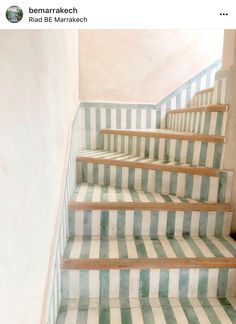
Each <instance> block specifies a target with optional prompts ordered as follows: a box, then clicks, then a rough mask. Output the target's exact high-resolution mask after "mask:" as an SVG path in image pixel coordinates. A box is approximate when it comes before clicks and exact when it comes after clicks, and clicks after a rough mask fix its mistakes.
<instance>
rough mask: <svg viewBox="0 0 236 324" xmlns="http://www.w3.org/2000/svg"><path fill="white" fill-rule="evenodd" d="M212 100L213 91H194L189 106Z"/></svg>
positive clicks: (207, 102)
mask: <svg viewBox="0 0 236 324" xmlns="http://www.w3.org/2000/svg"><path fill="white" fill-rule="evenodd" d="M212 101H213V91H209V92H200V93H199V94H198V93H196V94H195V96H194V97H193V99H192V101H191V106H192V107H194V106H205V105H210V104H211V103H212Z"/></svg>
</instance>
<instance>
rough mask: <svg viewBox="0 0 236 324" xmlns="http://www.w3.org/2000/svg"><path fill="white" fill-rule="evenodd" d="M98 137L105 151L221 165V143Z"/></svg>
mask: <svg viewBox="0 0 236 324" xmlns="http://www.w3.org/2000/svg"><path fill="white" fill-rule="evenodd" d="M100 139H101V144H100V148H101V149H103V150H106V151H115V152H119V153H126V154H130V155H137V156H141V157H149V158H152V159H158V160H167V161H175V162H181V163H189V164H194V165H201V166H206V167H214V168H220V165H221V157H222V150H223V144H222V143H207V142H200V141H187V140H176V139H165V138H156V139H155V138H145V137H139V136H126V135H113V134H103V135H101V136H100ZM95 149H96V148H95Z"/></svg>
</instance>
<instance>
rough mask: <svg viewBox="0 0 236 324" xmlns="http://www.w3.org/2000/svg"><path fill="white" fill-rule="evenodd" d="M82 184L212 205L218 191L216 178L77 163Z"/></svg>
mask: <svg viewBox="0 0 236 324" xmlns="http://www.w3.org/2000/svg"><path fill="white" fill-rule="evenodd" d="M83 182H87V183H89V184H99V185H106V186H115V187H116V188H124V189H133V190H142V191H145V192H160V193H162V194H169V195H176V196H179V197H188V198H194V199H198V200H207V201H212V202H217V200H218V191H219V177H209V176H201V175H194V174H185V173H176V172H167V171H155V170H145V169H139V168H135V169H134V168H127V167H119V166H113V165H107V164H95V163H87V162H77V183H83Z"/></svg>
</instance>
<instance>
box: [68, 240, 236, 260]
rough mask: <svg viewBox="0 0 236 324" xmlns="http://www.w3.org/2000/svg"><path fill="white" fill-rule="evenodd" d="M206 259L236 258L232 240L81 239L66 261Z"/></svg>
mask: <svg viewBox="0 0 236 324" xmlns="http://www.w3.org/2000/svg"><path fill="white" fill-rule="evenodd" d="M160 257H166V258H204V257H212V258H213V257H229V258H230V257H236V242H235V241H234V240H233V239H231V238H230V237H225V238H216V237H202V238H200V237H182V236H179V237H178V236H173V237H167V236H162V237H158V238H157V237H156V238H152V237H150V236H137V237H135V236H125V237H122V236H121V237H104V238H101V237H99V236H92V237H79V238H74V239H70V240H69V241H68V243H67V247H66V249H65V254H64V258H66V259H67V258H82V259H86V258H87V259H89V258H90V259H99V258H101V259H103V258H160Z"/></svg>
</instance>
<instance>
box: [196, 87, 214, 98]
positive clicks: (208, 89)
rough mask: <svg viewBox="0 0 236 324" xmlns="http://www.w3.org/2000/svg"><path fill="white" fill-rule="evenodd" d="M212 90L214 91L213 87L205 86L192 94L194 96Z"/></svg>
mask: <svg viewBox="0 0 236 324" xmlns="http://www.w3.org/2000/svg"><path fill="white" fill-rule="evenodd" d="M213 91H214V87H211V88H206V89H203V90H200V91H198V92H196V93H195V94H194V97H195V96H197V95H199V94H202V93H207V92H213Z"/></svg>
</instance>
